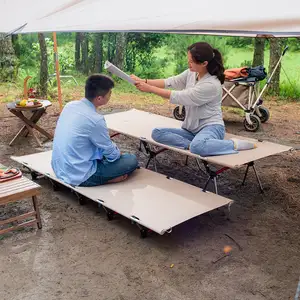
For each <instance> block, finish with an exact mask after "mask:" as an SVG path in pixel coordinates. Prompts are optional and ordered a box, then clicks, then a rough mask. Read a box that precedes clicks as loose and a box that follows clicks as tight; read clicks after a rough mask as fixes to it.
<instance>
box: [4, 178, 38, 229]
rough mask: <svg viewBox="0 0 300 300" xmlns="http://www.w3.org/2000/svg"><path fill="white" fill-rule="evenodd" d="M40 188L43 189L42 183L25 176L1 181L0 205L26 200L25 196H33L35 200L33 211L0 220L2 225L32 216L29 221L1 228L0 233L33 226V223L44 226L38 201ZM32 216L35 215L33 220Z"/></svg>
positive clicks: (33, 200)
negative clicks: (39, 183)
mask: <svg viewBox="0 0 300 300" xmlns="http://www.w3.org/2000/svg"><path fill="white" fill-rule="evenodd" d="M40 189H41V187H40V185H38V184H36V183H35V182H33V181H31V180H29V179H28V178H26V177H24V176H23V177H21V178H18V179H13V180H10V181H6V182H2V183H0V205H4V204H8V203H12V202H16V201H20V200H25V199H24V198H27V197H32V202H33V210H32V211H30V212H28V213H25V214H22V215H18V216H16V217H12V218H9V219H6V220H3V221H0V226H2V225H5V224H9V223H11V222H15V221H20V220H25V219H29V218H30V220H29V221H26V222H22V223H19V224H17V225H15V226H13V227H9V228H6V229H2V230H0V234H4V233H7V232H10V231H12V230H16V229H18V228H21V227H26V226H31V225H33V224H37V227H38V228H39V229H41V228H42V222H41V217H40V210H39V205H38V201H37V195H38V194H39V193H40ZM32 217H34V219H33V220H32Z"/></svg>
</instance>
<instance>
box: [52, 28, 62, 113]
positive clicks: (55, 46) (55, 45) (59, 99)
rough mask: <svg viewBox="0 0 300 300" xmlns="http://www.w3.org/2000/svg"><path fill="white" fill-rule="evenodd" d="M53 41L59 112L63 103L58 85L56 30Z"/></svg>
mask: <svg viewBox="0 0 300 300" xmlns="http://www.w3.org/2000/svg"><path fill="white" fill-rule="evenodd" d="M53 42H54V57H55V73H56V81H57V93H58V102H59V112H61V111H62V109H63V104H62V97H61V86H60V73H59V60H58V52H57V40H56V32H53Z"/></svg>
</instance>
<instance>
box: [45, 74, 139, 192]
mask: <svg viewBox="0 0 300 300" xmlns="http://www.w3.org/2000/svg"><path fill="white" fill-rule="evenodd" d="M113 87H114V82H113V81H112V79H111V78H109V77H107V76H105V75H98V74H96V75H92V76H90V77H89V78H88V79H87V81H86V84H85V98H83V99H81V100H79V101H72V102H69V103H68V104H67V105H66V106H65V107H64V109H63V111H62V113H61V115H60V117H59V119H58V122H57V126H56V129H55V135H54V142H53V152H52V161H51V165H52V168H53V171H54V173H55V174H56V176H57V178H59V179H61V180H62V181H64V182H65V183H68V184H70V185H74V186H96V185H102V184H106V183H115V182H120V181H123V180H125V179H127V177H128V176H129V174H131V173H132V172H133V171H134V170H135V169H136V168H137V167H138V162H137V159H136V157H135V155H132V154H121V153H120V150H119V148H118V147H117V146H116V145H115V143H113V142H112V141H111V139H110V136H109V132H108V128H107V126H106V122H105V119H104V117H103V116H102V115H101V114H99V113H98V112H97V110H96V109H97V107H100V106H102V105H105V104H107V103H108V101H109V99H110V96H111V92H112V88H113Z"/></svg>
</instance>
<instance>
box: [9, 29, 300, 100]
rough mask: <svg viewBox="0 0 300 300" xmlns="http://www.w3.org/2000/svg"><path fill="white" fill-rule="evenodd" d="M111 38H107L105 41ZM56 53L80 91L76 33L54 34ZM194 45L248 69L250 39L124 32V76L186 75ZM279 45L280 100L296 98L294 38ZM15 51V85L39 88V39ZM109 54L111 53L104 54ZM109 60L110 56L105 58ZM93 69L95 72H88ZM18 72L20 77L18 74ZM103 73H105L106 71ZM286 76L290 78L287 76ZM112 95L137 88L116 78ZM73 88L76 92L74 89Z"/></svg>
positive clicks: (23, 41) (298, 49)
mask: <svg viewBox="0 0 300 300" xmlns="http://www.w3.org/2000/svg"><path fill="white" fill-rule="evenodd" d="M45 35H46V44H47V53H48V70H49V74H53V73H55V65H54V52H53V42H52V34H51V33H47V34H45ZM109 37H110V38H109ZM115 37H116V33H113V34H112V33H103V53H102V57H103V62H104V61H105V60H106V59H108V58H110V59H113V56H114V55H115ZM57 39H58V51H59V62H60V72H61V74H62V75H64V74H70V75H73V76H74V77H75V78H76V80H78V81H79V85H80V86H81V88H82V87H83V86H84V81H85V79H86V75H83V74H81V73H78V72H77V71H76V70H75V53H74V52H75V33H58V34H57ZM88 41H89V43H88V45H89V53H88V56H89V64H90V66H93V64H94V60H95V48H94V44H93V43H94V37H93V34H88ZM198 41H205V42H208V43H210V44H211V45H212V46H213V47H214V48H217V49H218V50H219V51H220V52H221V54H222V56H223V61H224V66H225V68H226V69H227V68H236V67H240V66H250V65H251V64H252V59H253V50H254V49H253V42H254V39H252V38H242V37H218V36H205V35H182V34H158V33H128V35H127V47H126V54H125V68H124V69H125V71H126V72H127V73H129V74H131V73H134V74H136V75H137V76H140V77H142V78H166V77H169V76H172V75H175V74H178V73H180V72H182V71H184V70H185V69H186V68H187V47H188V46H189V45H190V44H192V43H194V42H198ZM281 43H282V45H286V44H288V45H289V50H288V52H287V54H286V55H285V56H284V58H283V60H282V66H283V72H282V73H281V76H280V81H281V91H280V96H281V97H285V98H286V97H289V98H292V99H299V98H300V91H299V88H298V82H299V81H300V72H299V70H300V43H299V39H298V38H289V39H281ZM13 46H14V49H15V51H17V54H18V58H19V64H17V62H16V64H15V65H13V66H12V67H13V69H14V70H15V72H16V73H17V85H18V86H20V87H21V90H22V86H23V80H24V78H25V77H26V76H27V75H30V76H32V78H31V79H30V80H29V82H28V85H29V87H37V85H38V82H39V78H38V74H39V70H40V49H39V43H38V38H37V34H26V35H19V36H18V38H17V39H16V40H14V42H13ZM268 47H269V43H268V42H266V46H265V49H266V50H265V63H264V65H265V67H266V69H267V70H268V64H269V50H268ZM108 52H109V53H108ZM109 56H110V57H109ZM90 69H91V70H93V68H92V67H91V68H90ZM17 71H18V72H17ZM104 72H105V71H104ZM287 76H288V77H287ZM116 82H117V86H116V89H115V90H116V92H118V91H120V92H130V93H136V89H135V88H134V87H132V86H129V85H128V84H127V83H124V81H122V80H120V79H116ZM264 83H265V81H263V82H262V83H261V84H262V85H263V84H264ZM56 84H57V83H56V79H55V78H52V79H51V80H50V81H49V84H48V91H49V97H51V98H56V96H57V92H56V88H57V86H56ZM75 86H76V85H75V83H74V81H72V80H70V79H62V87H63V90H64V89H65V90H64V93H65V92H66V90H68V92H70V93H71V92H72V87H75ZM76 88H77V87H76Z"/></svg>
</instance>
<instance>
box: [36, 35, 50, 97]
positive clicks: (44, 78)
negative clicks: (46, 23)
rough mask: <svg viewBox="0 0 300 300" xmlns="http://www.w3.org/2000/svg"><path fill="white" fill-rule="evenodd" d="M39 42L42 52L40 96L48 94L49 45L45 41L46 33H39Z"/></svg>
mask: <svg viewBox="0 0 300 300" xmlns="http://www.w3.org/2000/svg"><path fill="white" fill-rule="evenodd" d="M38 38H39V43H40V54H41V63H40V86H39V90H40V96H42V97H46V96H47V81H48V56H47V45H46V41H45V35H44V34H43V33H39V34H38Z"/></svg>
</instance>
